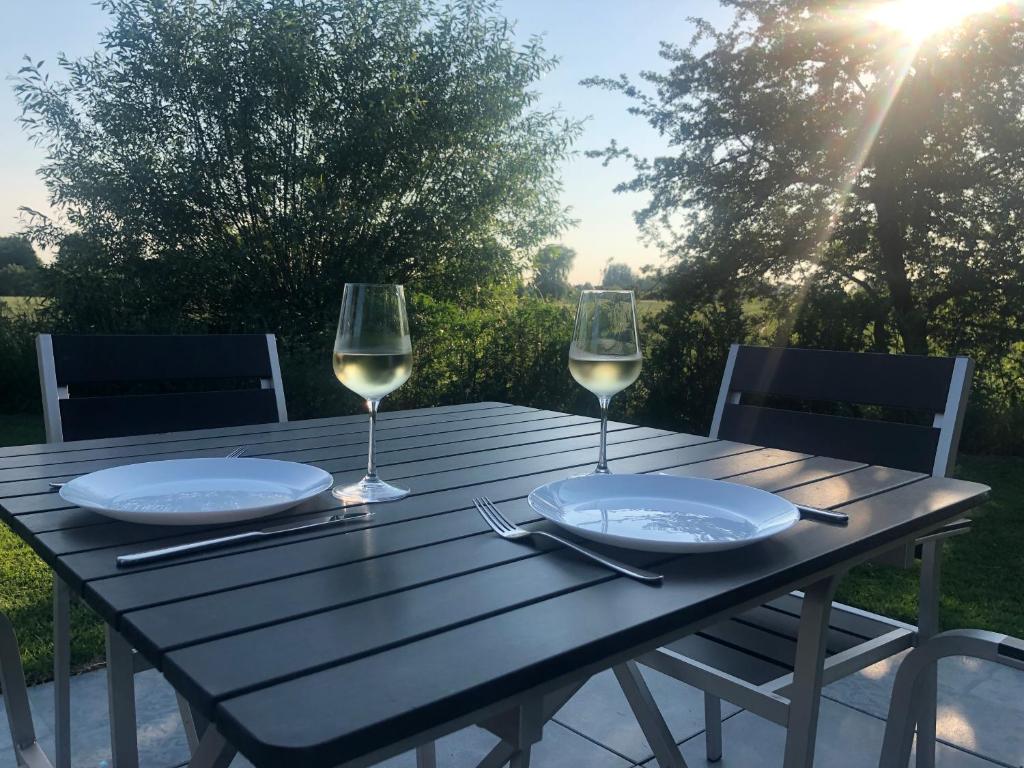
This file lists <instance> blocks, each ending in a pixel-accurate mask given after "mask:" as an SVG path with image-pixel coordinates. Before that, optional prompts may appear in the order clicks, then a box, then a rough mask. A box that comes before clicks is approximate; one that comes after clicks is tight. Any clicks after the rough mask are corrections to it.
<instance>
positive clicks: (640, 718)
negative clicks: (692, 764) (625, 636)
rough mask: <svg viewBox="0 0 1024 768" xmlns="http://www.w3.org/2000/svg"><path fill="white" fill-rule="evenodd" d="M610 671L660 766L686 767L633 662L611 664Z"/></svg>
mask: <svg viewBox="0 0 1024 768" xmlns="http://www.w3.org/2000/svg"><path fill="white" fill-rule="evenodd" d="M612 671H613V672H614V673H615V679H616V680H618V681H619V687H620V688H622V692H623V693H624V694H626V701H628V702H629V706H630V708H631V709H632V710H633V714H634V715H636V719H637V722H638V723H640V729H641V730H642V731H643V732H644V736H645V737H646V738H647V743H648V744H650V745H651V750H652V751H653V752H654V757H655V760H657V763H658V765H659V766H660V768H686V761H685V760H684V759H683V755H682V753H681V752H680V751H679V747H677V746H676V742H675V739H674V738H672V732H671V731H670V730H669V727H668V724H667V723H666V722H665V718H664V717H663V716H662V714H661V710H660V709H658V705H657V703H656V702H655V701H654V696H652V695H651V690H650V688H648V687H647V682H646V681H645V680H644V678H643V674H642V673H641V672H640V667H639V666H637V663H636V662H635V661H627V662H626V663H625V664H619V665H618V666H615V667H612Z"/></svg>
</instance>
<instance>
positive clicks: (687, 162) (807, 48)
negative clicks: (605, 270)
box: [591, 0, 1024, 353]
mask: <svg viewBox="0 0 1024 768" xmlns="http://www.w3.org/2000/svg"><path fill="white" fill-rule="evenodd" d="M725 4H726V5H729V6H732V7H733V8H735V9H736V11H737V15H736V21H735V23H734V24H733V25H732V26H730V27H728V28H726V29H724V30H716V29H714V28H712V27H711V25H709V24H707V23H706V22H699V23H698V30H699V31H698V34H697V36H696V37H695V39H694V40H693V41H692V43H691V44H690V45H689V46H686V47H681V46H676V45H671V44H666V45H664V46H663V48H662V55H663V56H664V58H665V59H666V60H667V61H668V62H669V63H670V64H671V66H672V68H671V70H670V71H669V72H668V73H666V74H657V73H645V74H644V76H643V77H644V79H645V80H646V81H647V82H648V83H649V84H650V85H652V86H653V87H654V88H655V93H654V94H648V93H645V92H643V91H642V90H641V89H640V88H639V87H637V86H635V85H634V84H632V83H631V82H630V81H629V80H628V79H625V78H624V79H621V80H594V81H591V82H593V83H597V84H600V85H603V86H604V87H607V88H611V89H614V90H619V91H622V92H624V93H626V94H627V95H629V96H631V97H632V98H633V99H634V109H635V110H636V111H637V112H638V113H639V114H641V115H643V116H644V117H645V118H646V119H647V120H648V121H649V122H650V123H651V124H652V125H653V126H655V127H656V128H658V129H659V130H660V131H662V132H664V133H665V134H667V137H668V139H669V141H670V143H671V144H672V146H673V147H678V155H677V156H675V157H664V158H658V159H657V160H655V161H653V162H652V161H648V160H647V159H645V158H641V157H637V156H635V155H632V154H631V153H630V152H629V151H628V149H625V148H621V147H618V146H616V145H614V144H613V145H612V146H610V147H609V148H608V149H606V150H604V151H603V152H600V153H597V154H599V155H602V156H603V157H604V158H605V159H606V161H607V160H610V159H613V158H616V157H623V156H624V157H630V158H631V159H632V160H633V161H634V168H635V170H636V176H635V177H634V178H633V180H632V181H630V182H628V183H626V184H623V185H621V189H625V190H630V191H644V192H648V193H650V202H649V203H648V205H647V206H646V207H645V208H644V209H643V210H642V211H640V213H639V214H638V218H639V220H640V222H641V223H642V224H643V225H644V226H645V227H646V228H647V230H648V232H649V233H651V234H652V235H655V236H660V237H662V240H663V242H665V244H666V245H667V247H668V248H669V249H670V251H671V252H672V253H673V254H674V255H675V256H676V257H677V258H679V259H683V260H687V261H698V262H699V261H700V260H709V261H714V262H717V263H722V264H728V265H729V267H730V269H729V270H728V271H729V273H730V275H733V276H734V278H735V279H736V280H738V281H741V282H743V283H746V284H752V285H758V284H763V283H764V282H765V281H768V282H774V283H775V284H778V283H782V282H786V281H794V280H796V281H799V282H814V281H815V280H823V281H826V282H827V281H833V282H835V281H841V282H842V283H843V285H844V288H846V289H848V290H853V289H857V290H861V291H863V292H864V293H865V294H866V301H868V302H869V303H870V304H871V306H872V307H873V309H874V316H873V318H872V321H871V322H872V323H873V324H877V326H878V327H877V328H875V329H874V331H873V333H874V338H875V340H876V344H879V345H882V346H883V347H884V348H889V347H890V346H891V345H892V342H890V339H889V336H890V332H891V331H895V332H896V334H897V335H898V337H899V345H900V346H901V347H902V349H903V350H905V351H907V352H915V353H927V352H928V351H929V349H930V347H929V344H928V341H929V339H930V340H931V342H932V346H931V348H932V349H940V350H943V351H951V350H955V349H965V348H968V344H969V343H970V339H969V338H968V334H971V333H972V332H974V331H975V328H976V330H977V331H978V332H982V333H989V334H993V335H994V336H995V337H996V338H994V339H991V340H990V341H989V343H997V344H1001V345H1002V348H1003V350H1004V351H1005V349H1006V347H1007V345H1008V344H1009V343H1011V342H1012V341H1013V340H1015V339H1017V338H1019V320H1020V319H1021V317H1022V315H1021V303H1020V300H1019V299H1020V292H1021V290H1022V288H1021V285H1022V280H1021V278H1022V277H1024V259H1022V257H1021V254H1022V251H1024V220H1022V202H1024V198H1022V193H1021V189H1022V184H1024V154H1022V153H1021V152H1020V146H1021V144H1022V140H1024V21H1022V20H1020V19H1019V18H1017V17H1016V16H1015V14H1014V13H1013V11H1012V10H1011V9H1010V8H1009V7H1008V6H1007V8H1006V9H1005V10H1004V11H999V12H993V13H992V14H986V15H975V16H971V17H969V18H968V20H967V21H966V22H965V23H964V24H963V25H962V26H960V27H956V28H953V29H951V30H949V31H948V32H947V33H945V34H942V35H937V36H935V37H933V38H929V39H928V40H926V41H925V42H924V43H922V44H921V46H920V47H917V46H914V45H911V44H910V43H909V42H908V41H906V40H904V39H903V38H901V37H900V36H899V35H897V34H893V33H892V32H891V31H880V30H879V29H878V28H877V24H874V23H872V22H869V21H868V20H866V18H865V17H864V16H863V15H862V14H860V15H859V14H856V13H849V12H847V13H846V14H843V12H842V9H843V7H845V5H846V4H844V3H840V2H838V1H837V0H815V1H814V2H810V3H809V2H806V0H764V1H760V0H759V1H758V2H752V1H751V0H725ZM670 225H676V226H670ZM979 301H984V302H986V303H985V304H984V305H980V304H979ZM978 309H984V310H986V311H981V312H977V311H976V310H978ZM999 313H1005V314H999ZM950 314H952V315H956V316H959V317H965V318H966V317H971V318H973V320H972V321H971V322H970V323H969V327H968V328H964V329H962V330H961V329H957V330H954V329H955V326H954V325H953V324H952V323H950V322H949V319H948V315H950ZM1003 317H1009V318H1011V322H1009V323H1007V322H1005V321H1004V320H1003V319H1002V318H1003Z"/></svg>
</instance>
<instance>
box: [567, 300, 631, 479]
mask: <svg viewBox="0 0 1024 768" xmlns="http://www.w3.org/2000/svg"><path fill="white" fill-rule="evenodd" d="M642 366H643V357H642V355H641V353H640V338H639V336H638V335H637V322H636V300H635V299H634V297H633V292H632V291H583V293H582V294H580V302H579V306H578V307H577V309H576V325H575V327H574V329H573V334H572V343H571V344H570V346H569V373H571V374H572V377H573V378H574V379H575V380H576V381H577V383H578V384H579V385H580V386H582V387H584V388H585V389H588V390H590V391H591V392H592V393H593V394H594V395H596V396H597V401H598V404H599V405H600V406H601V444H600V450H599V454H598V461H597V467H596V468H595V469H594V472H595V473H597V474H608V473H609V472H610V470H609V469H608V460H607V438H608V404H609V403H610V402H611V399H612V397H613V396H614V395H617V394H618V393H619V392H621V391H622V390H624V389H626V387H628V386H630V385H632V384H633V382H635V381H636V380H637V378H638V377H639V376H640V369H641V367H642Z"/></svg>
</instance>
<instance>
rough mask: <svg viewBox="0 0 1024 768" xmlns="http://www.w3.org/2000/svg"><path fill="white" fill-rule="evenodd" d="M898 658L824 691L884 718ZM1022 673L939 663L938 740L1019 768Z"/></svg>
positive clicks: (969, 661)
mask: <svg viewBox="0 0 1024 768" xmlns="http://www.w3.org/2000/svg"><path fill="white" fill-rule="evenodd" d="M902 657H903V655H902V654H901V655H900V656H898V657H895V658H893V659H887V660H885V661H883V662H880V663H878V664H875V665H874V666H871V667H868V668H867V669H865V670H863V671H861V672H859V673H857V674H855V675H850V676H849V677H847V678H845V679H843V680H839V681H838V682H835V683H832V684H831V685H829V686H827V687H826V688H825V695H826V696H827V697H829V698H831V699H834V700H835V701H838V702H842V703H844V704H849V705H850V706H852V707H855V708H856V709H859V710H862V711H864V712H868V713H870V714H872V715H874V716H876V717H878V718H881V719H884V718H885V717H886V716H887V715H888V712H889V697H890V695H891V692H892V685H893V680H894V678H895V676H896V670H897V668H898V666H899V661H900V659H902ZM1022 726H1024V672H1021V671H1019V670H1016V669H1011V668H1009V667H1006V666H1003V665H1002V664H994V663H992V662H989V661H983V660H981V659H974V658H967V657H961V656H954V657H950V658H946V659H942V660H940V661H939V708H938V728H937V730H938V735H939V738H940V739H942V740H944V741H947V742H949V743H951V744H954V745H956V746H958V747H962V748H964V749H966V750H970V751H971V752H975V753H977V754H979V755H982V756H984V757H986V758H989V759H991V760H995V761H998V762H1002V763H1005V764H1008V765H1024V727H1022Z"/></svg>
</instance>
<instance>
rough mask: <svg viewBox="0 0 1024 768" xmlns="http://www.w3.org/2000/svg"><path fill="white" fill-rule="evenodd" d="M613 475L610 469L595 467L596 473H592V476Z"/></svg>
mask: <svg viewBox="0 0 1024 768" xmlns="http://www.w3.org/2000/svg"><path fill="white" fill-rule="evenodd" d="M611 473H612V471H611V470H610V469H608V467H594V471H593V472H591V473H590V474H592V475H610V474H611Z"/></svg>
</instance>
